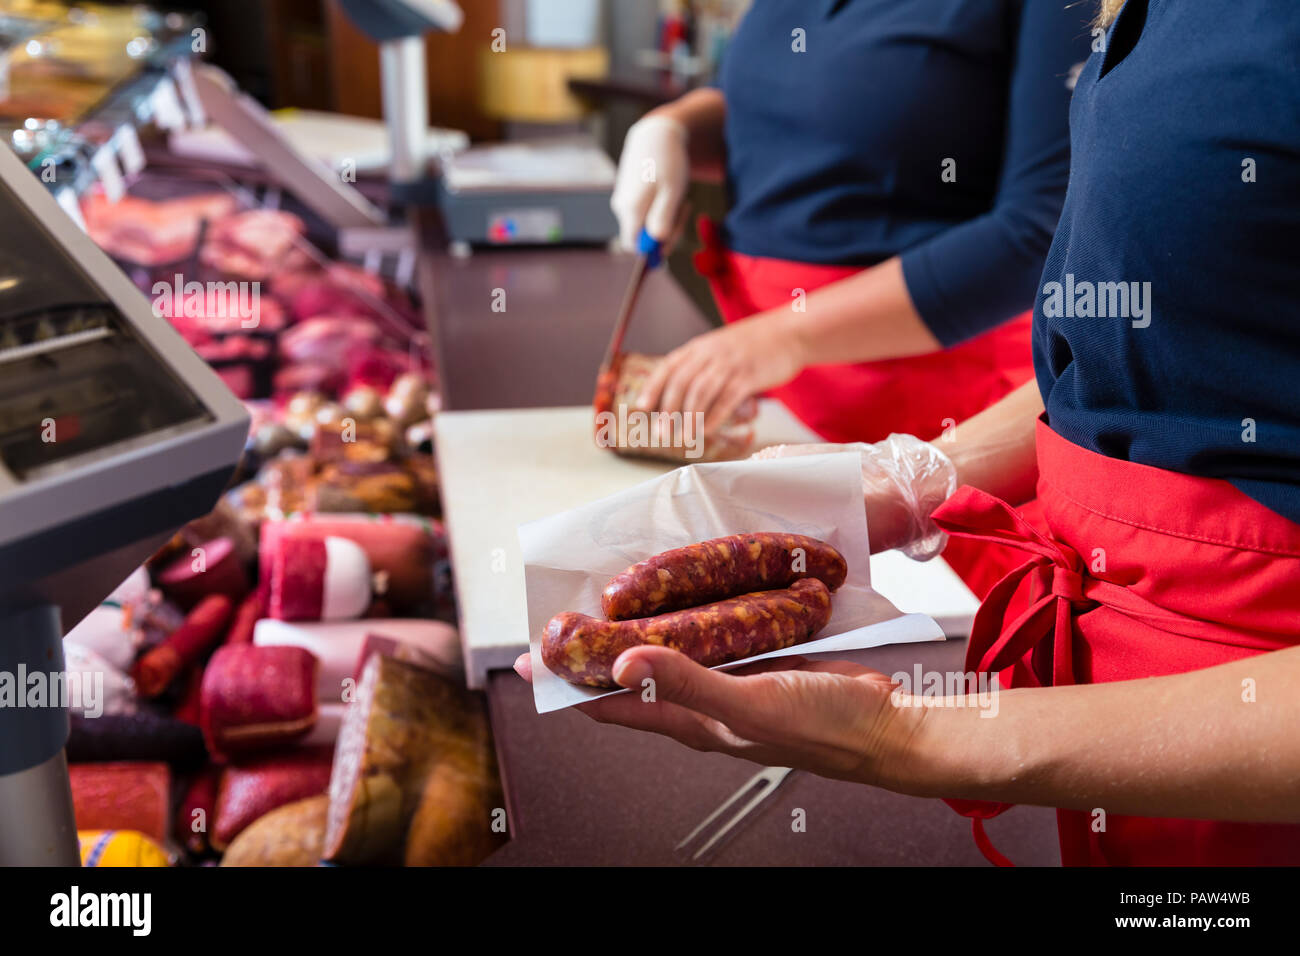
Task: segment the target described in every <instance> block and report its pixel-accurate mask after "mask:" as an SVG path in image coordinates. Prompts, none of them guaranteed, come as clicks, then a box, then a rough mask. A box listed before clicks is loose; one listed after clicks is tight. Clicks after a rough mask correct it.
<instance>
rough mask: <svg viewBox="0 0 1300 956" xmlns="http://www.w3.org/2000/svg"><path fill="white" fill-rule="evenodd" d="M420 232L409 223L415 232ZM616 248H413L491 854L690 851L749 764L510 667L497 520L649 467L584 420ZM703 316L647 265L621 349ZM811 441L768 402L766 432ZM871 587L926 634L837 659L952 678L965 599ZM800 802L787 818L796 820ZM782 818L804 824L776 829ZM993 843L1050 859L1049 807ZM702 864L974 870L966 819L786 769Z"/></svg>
mask: <svg viewBox="0 0 1300 956" xmlns="http://www.w3.org/2000/svg"><path fill="white" fill-rule="evenodd" d="M432 234H433V230H429V229H426V236H430V235H432ZM631 267H632V260H631V258H630V257H627V256H622V255H617V254H613V253H610V252H607V251H604V250H593V249H565V248H556V249H542V250H520V249H514V250H499V251H497V250H492V251H477V252H475V253H474V254H473V255H471V256H468V257H453V256H451V255H448V254H447V253H445V252H444V251H442V246H441V245H440V244H439V243H438V242H437V241H436V239H426V244H425V251H424V254H423V256H422V262H421V276H420V280H421V286H422V292H423V295H424V301H425V303H426V310H427V317H428V321H429V326H430V331H431V333H432V336H433V340H434V348H435V352H436V361H437V368H438V370H439V383H440V387H441V394H442V402H443V408H444V412H443V413H442V414H441V415H440V416H439V418H438V421H437V447H438V455H439V466H440V471H441V474H442V483H443V484H442V492H443V506H444V511H445V519H446V522H447V527H448V535H449V542H450V549H451V558H452V568H453V575H454V577H455V581H456V586H457V600H458V605H459V614H460V627H461V640H462V645H463V648H464V652H465V661H466V671H467V675H468V677H469V680H470V683H471V686H477V687H481V688H483V689H485V690H486V693H487V696H488V702H489V710H490V714H491V718H492V726H493V731H494V733H495V737H496V745H497V754H498V761H499V764H500V769H501V774H502V779H503V783H504V788H505V793H506V802H507V807H506V809H507V812H508V817H509V821H510V835H511V841H510V842H509V843H508V844H507V845H506V846H504V847H503V848H502V849H501V850H500V851H498V852H497V853H496V854H495V855H494V856H493V857H492V858H491V859H490V860H489V861H488V862H489V865H521V864H539V865H566V864H567V865H573V864H651V865H664V864H667V865H671V864H674V863H681V862H689V860H688V858H687V857H685V856H683V855H681V854H678V853H676V852H674V849H673V848H674V846H675V845H676V844H677V843H678V841H679V840H681V839H682V838H683V837H685V836H686V835H687V834H688V833H689V832H690V831H691V830H692V829H694V827H695V826H696V825H697V824H698V823H700V822H701V821H702V820H703V819H704V818H705V817H707V816H708V815H709V814H710V813H711V812H712V811H713V810H714V809H716V808H717V807H718V806H719V805H720V804H721V803H722V802H723V801H724V800H726V799H727V798H728V797H729V796H730V795H731V794H732V793H733V792H734V791H735V790H736V789H737V788H738V787H740V786H741V785H742V784H743V783H745V781H747V780H748V779H749V778H750V777H751V776H753V774H754V773H755V772H756V770H757V769H758V768H757V767H755V766H754V765H753V764H749V763H746V762H744V761H740V760H736V759H734V758H731V757H727V756H723V755H720V754H702V753H697V752H695V751H692V750H689V749H687V748H685V747H682V746H680V745H678V744H676V743H675V742H673V741H671V740H667V739H663V738H659V737H657V736H655V735H651V734H644V733H640V732H637V731H633V730H629V729H627V728H623V727H616V726H609V725H601V724H597V723H595V722H593V721H591V720H589V719H588V718H586V717H585V716H584V715H582V714H581V713H579V712H577V711H575V710H572V709H570V710H565V711H560V712H558V713H552V714H547V715H545V716H541V715H538V714H537V712H536V710H535V709H534V705H533V699H532V693H531V688H530V687H529V686H528V685H527V684H526V683H525V682H524V681H522V680H521V679H520V678H519V677H518V676H517V675H516V674H514V672H513V671H512V670H510V669H509V666H510V663H511V661H513V659H514V657H515V656H517V655H518V654H519V653H520V652H521V651H522V650H524V649H525V648H526V646H527V624H526V616H525V615H526V608H525V604H524V595H523V569H522V561H521V558H520V554H519V544H518V541H517V539H516V536H515V534H514V528H515V527H516V526H517V525H518V524H519V523H521V522H523V521H527V520H531V519H533V518H537V517H542V516H543V515H546V514H551V513H554V512H556V511H559V510H564V509H566V508H570V507H573V506H575V505H577V504H581V503H583V502H585V501H589V500H592V499H594V498H597V497H600V496H602V495H606V494H610V493H612V492H614V491H617V490H619V489H621V488H624V487H627V486H629V485H631V484H635V483H636V482H638V481H642V480H645V479H646V478H649V477H653V476H654V475H656V474H659V473H661V472H662V470H663V466H661V465H657V464H653V463H645V462H634V461H624V460H621V459H617V458H615V457H614V456H611V455H608V454H607V453H603V452H599V451H598V450H597V449H595V448H594V447H593V443H592V442H591V440H590V432H589V430H588V427H586V426H587V425H588V421H587V418H586V416H588V415H590V400H591V394H592V390H593V383H594V381H595V376H596V371H597V367H598V365H599V363H600V360H601V357H602V356H603V353H604V350H605V346H606V344H607V341H608V338H609V333H610V331H611V326H612V323H613V318H614V314H615V311H616V310H617V307H618V304H619V301H620V297H621V296H622V293H623V291H624V290H625V288H626V284H627V280H628V278H629V276H630V271H631ZM708 327H709V324H708V322H707V320H706V319H705V318H704V317H703V316H702V315H701V314H700V312H699V310H698V309H697V308H696V307H695V306H694V305H693V304H692V303H691V302H690V300H689V299H688V298H687V297H686V295H685V294H684V293H683V292H682V291H681V290H680V289H679V288H678V287H677V285H676V284H675V283H674V282H673V281H672V279H671V278H669V277H668V276H667V274H666V273H664V272H663V271H660V272H657V273H654V274H652V275H651V276H649V278H648V279H647V282H646V286H645V290H644V292H643V294H642V297H641V301H640V303H639V306H638V313H637V317H636V318H635V319H634V321H633V322H632V325H631V328H630V330H629V334H628V340H627V345H626V347H627V348H628V349H629V350H633V351H642V352H648V353H662V352H666V351H668V350H670V349H671V348H673V347H675V346H676V345H678V344H680V343H682V342H683V341H685V340H686V339H688V338H690V337H691V336H693V335H695V334H698V333H699V332H702V331H705V330H706V329H707V328H708ZM812 438H813V436H811V435H810V433H808V432H807V430H806V429H804V428H803V426H802V425H801V424H800V423H799V422H797V421H796V420H794V419H793V418H792V417H791V416H790V415H789V413H788V412H785V410H784V409H783V408H781V407H780V406H779V405H777V404H776V403H768V402H765V403H764V404H763V409H762V413H761V416H760V422H759V439H760V441H762V442H764V443H772V442H779V441H800V440H804V441H806V440H811V439H812ZM872 575H873V584H874V586H875V587H876V588H877V589H878V590H880V591H881V592H882V593H884V594H885V595H886V596H887V597H889V598H891V600H893V601H894V603H895V604H897V605H898V606H899V607H900V608H901V609H902V610H905V611H918V610H919V611H925V612H926V613H929V614H931V615H932V616H933V617H935V619H936V620H938V621H939V622H940V624H941V625H943V626H944V630H945V631H946V632H947V633H948V634H949V638H950V639H949V640H947V641H944V642H934V643H921V644H905V645H893V646H886V647H881V648H874V649H870V650H865V651H857V652H853V653H851V654H846V655H844V656H845V657H850V658H852V659H854V660H857V661H859V662H861V663H863V664H866V665H869V666H872V667H875V668H877V669H879V670H882V671H884V672H886V673H895V672H898V671H901V670H906V671H909V672H910V671H912V670H913V668H914V667H915V666H916V665H918V664H919V665H920V666H921V667H922V668H923V669H924V670H926V671H939V672H952V671H960V670H963V669H964V668H963V656H964V649H965V646H964V641H963V640H962V637H963V636H964V635H963V633H962V632H963V631H964V627H965V625H966V624H967V623H968V622H969V618H970V615H971V613H972V612H973V608H974V606H975V602H974V597H973V596H972V595H971V594H970V592H969V591H967V590H966V589H965V588H964V586H963V585H961V582H960V581H959V580H958V579H957V578H956V576H955V575H954V574H953V573H952V572H951V570H950V569H948V568H947V566H946V565H944V564H943V563H942V561H935V562H931V563H929V564H927V565H917V564H914V563H912V562H909V561H907V560H906V559H904V558H902V557H901V556H899V555H896V554H891V555H884V556H878V557H877V558H876V559H873V562H872ZM797 811H801V813H797ZM792 814H796V815H798V816H799V817H800V819H802V820H804V821H805V826H803V827H802V828H796V827H792V826H791V819H792ZM988 832H989V835H990V837H991V838H992V840H993V841H994V843H995V844H996V845H997V846H998V848H999V849H1000V850H1001V851H1002V852H1003V853H1005V854H1006V855H1007V856H1009V857H1010V858H1011V859H1012V860H1013V861H1015V862H1017V863H1023V864H1040V865H1044V864H1056V863H1057V862H1058V861H1059V852H1058V849H1057V846H1056V836H1055V825H1054V814H1053V812H1052V811H1051V810H1046V809H1041V808H1029V807H1018V808H1015V809H1014V810H1012V811H1010V812H1008V813H1006V814H1004V815H1003V816H1002V817H999V818H997V819H996V820H993V821H990V823H989V825H988ZM706 859H707V860H708V862H711V863H714V864H718V865H753V864H763V865H767V864H772V865H776V864H784V865H814V864H823V865H825V864H830V865H881V864H883V865H905V864H916V865H980V864H984V862H985V861H984V858H983V857H982V856H981V855H980V853H979V851H978V850H977V849H976V847H975V844H974V841H973V839H972V837H971V832H970V824H969V821H967V820H965V819H964V818H962V817H959V816H957V815H956V814H955V813H954V812H953V811H952V810H950V809H948V807H946V806H945V805H944V804H942V803H941V802H939V801H937V800H922V799H916V798H911V797H904V796H900V795H897V794H892V793H888V792H885V791H881V790H878V789H875V788H870V787H864V786H860V785H854V784H848V783H843V782H837V781H831V780H825V779H822V778H820V777H816V776H813V775H811V774H806V773H795V774H793V775H792V776H791V777H789V778H788V779H787V780H786V781H785V782H784V783H783V784H782V785H781V787H780V788H779V789H778V790H777V791H776V793H775V794H774V795H773V796H772V797H771V798H769V799H768V800H766V801H764V802H763V803H762V804H761V805H760V806H759V808H758V809H757V810H756V811H755V812H754V813H753V814H751V815H750V816H749V817H748V818H746V820H745V821H744V823H743V825H742V826H741V827H739V828H738V830H737V831H736V832H735V833H734V834H733V835H730V836H729V838H728V839H727V840H726V842H725V843H724V844H722V845H721V847H720V848H719V849H718V850H717V851H716V852H714V853H711V854H710V855H709V856H708V857H707V858H706Z"/></svg>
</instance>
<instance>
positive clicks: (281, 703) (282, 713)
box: [199, 644, 316, 760]
mask: <svg viewBox="0 0 1300 956" xmlns="http://www.w3.org/2000/svg"><path fill="white" fill-rule="evenodd" d="M199 722H200V726H201V728H202V730H203V739H204V741H205V742H206V743H207V745H208V751H209V752H210V753H211V754H212V756H213V758H214V759H217V760H229V759H230V758H231V757H235V756H242V755H244V754H249V753H256V752H259V751H266V750H271V749H274V748H276V747H279V746H283V745H285V744H287V743H290V742H293V741H295V740H297V739H299V738H300V737H303V736H305V735H306V734H307V733H308V732H309V731H310V730H311V729H312V726H313V725H314V724H315V723H316V658H315V657H313V656H312V654H311V652H309V651H305V650H303V649H302V648H301V647H255V646H253V645H252V644H226V645H224V646H223V647H220V648H218V649H217V652H216V653H215V654H213V655H212V659H211V660H210V661H209V662H208V666H207V669H206V670H205V671H204V672H203V689H202V700H201V704H200V717H199Z"/></svg>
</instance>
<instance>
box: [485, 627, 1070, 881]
mask: <svg viewBox="0 0 1300 956" xmlns="http://www.w3.org/2000/svg"><path fill="white" fill-rule="evenodd" d="M965 649H966V644H965V642H964V641H945V642H942V643H931V644H898V645H892V646H886V647H877V648H871V649H869V650H865V651H854V652H851V653H847V654H842V655H836V656H837V657H842V658H848V659H852V660H856V661H858V662H860V663H862V664H865V665H867V666H870V667H875V668H877V669H878V670H881V671H883V672H885V673H888V674H893V673H897V672H898V671H909V672H910V671H911V670H912V668H913V667H914V666H915V665H916V664H918V663H919V664H921V665H922V667H923V668H924V669H926V670H932V671H941V672H948V671H953V670H961V669H962V666H963V665H962V658H963V655H964V653H965ZM489 702H490V703H489V706H490V712H491V717H492V727H493V730H494V732H495V733H496V736H497V750H498V754H499V756H500V760H501V764H502V777H503V782H504V784H505V790H506V802H507V812H508V815H509V819H510V832H511V842H510V843H508V844H507V845H505V846H504V847H502V848H501V849H500V850H498V851H497V852H496V853H495V854H494V855H493V856H492V857H491V858H489V860H488V861H487V863H488V865H490V866H511V865H518V866H523V865H532V866H560V865H591V866H601V865H610V866H622V865H650V866H661V865H662V866H672V865H682V864H684V863H688V862H690V861H689V857H682V856H679V855H677V854H675V853H674V852H673V847H674V846H675V845H676V843H677V842H678V841H679V840H681V839H682V838H683V837H685V836H686V835H687V834H688V833H690V832H691V830H693V829H694V828H695V826H696V824H698V823H700V822H701V821H702V820H704V818H705V817H707V816H708V815H709V814H710V813H711V812H713V810H714V809H716V808H717V807H718V806H719V805H720V804H721V803H722V802H723V801H724V800H726V799H727V797H729V796H731V794H732V793H733V792H734V791H735V790H736V789H737V788H739V787H740V786H741V784H743V783H744V782H745V781H747V780H748V779H749V778H750V777H752V776H753V775H754V773H755V772H757V770H758V769H759V768H758V767H757V766H756V765H754V764H752V763H748V762H747V761H743V760H737V759H735V758H733V757H728V756H724V755H722V754H706V753H698V752H696V751H694V750H690V749H688V748H686V747H684V746H682V745H681V744H679V743H677V742H676V741H674V740H669V739H668V738H665V737H659V736H657V735H654V734H646V733H642V732H640V731H635V730H629V729H628V728H626V727H618V726H614V725H610V724H598V723H596V722H595V721H593V720H591V719H589V718H588V717H586V716H585V715H583V714H581V713H579V712H578V711H576V710H573V709H569V710H562V711H557V712H555V713H552V714H546V715H545V716H539V715H538V714H537V712H536V711H535V710H534V709H533V697H532V691H531V689H530V688H529V686H528V685H527V684H525V683H524V681H523V680H521V679H520V678H519V677H518V676H517V675H515V674H514V673H501V672H498V673H495V674H493V675H492V678H491V682H490V684H489ZM796 810H803V811H804V819H805V821H806V830H805V832H795V830H794V829H793V827H792V821H793V820H794V819H795V818H794V812H795V811H796ZM987 832H988V834H989V837H990V838H991V839H992V841H993V843H994V845H995V846H996V847H997V848H998V849H999V850H1001V851H1002V852H1003V853H1004V854H1006V855H1007V856H1008V857H1009V858H1010V859H1011V860H1012V862H1014V863H1016V864H1017V865H1040V866H1055V865H1059V863H1060V851H1059V849H1058V846H1057V842H1056V815H1055V811H1053V810H1049V809H1045V808H1042V807H1016V808H1014V809H1012V810H1010V811H1008V812H1007V813H1005V814H1003V815H1002V816H1000V817H998V818H996V819H994V820H990V821H989V822H988V824H987ZM704 862H706V863H710V864H715V865H719V866H812V865H820V866H849V865H856V866H866V865H873V866H986V865H988V863H987V861H985V859H984V857H983V856H982V855H981V854H980V852H979V850H977V849H976V847H975V842H974V840H973V838H972V837H971V829H970V821H969V820H967V819H966V818H964V817H959V816H958V815H957V814H956V813H955V812H954V811H953V810H951V809H950V808H949V807H948V806H947V805H946V804H944V803H942V802H941V801H939V800H930V799H919V798H916V797H906V796H901V795H899V794H896V793H890V792H888V791H886V790H880V789H877V788H874V787H867V786H863V785H861V784H854V783H847V782H844V781H838V780H828V779H825V778H823V777H817V776H814V775H813V774H810V773H799V772H796V773H794V774H791V775H790V776H789V777H787V778H786V780H785V782H784V783H783V784H782V785H781V787H780V789H778V790H777V791H776V793H775V794H774V795H772V796H771V797H769V798H768V799H767V800H766V801H765V802H764V803H762V804H760V806H759V807H758V809H756V810H755V811H754V812H753V813H752V814H751V815H750V816H749V817H748V818H746V820H745V822H744V823H743V824H742V825H741V827H740V828H739V830H738V831H737V832H734V834H733V835H732V836H731V837H730V838H729V839H728V840H727V841H726V842H725V843H724V844H723V845H722V846H721V847H720V848H718V849H717V850H716V851H714V852H713V853H711V854H710V855H709V856H708V857H706V858H705V860H704Z"/></svg>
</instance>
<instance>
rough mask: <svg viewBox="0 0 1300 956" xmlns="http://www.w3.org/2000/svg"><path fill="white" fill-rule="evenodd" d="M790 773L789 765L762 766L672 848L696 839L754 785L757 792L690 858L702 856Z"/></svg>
mask: <svg viewBox="0 0 1300 956" xmlns="http://www.w3.org/2000/svg"><path fill="white" fill-rule="evenodd" d="M790 773H791V770H790V768H789V767H764V768H763V769H762V770H760V771H759V772H758V773H756V774H754V776H752V777H750V778H749V779H748V780H746V781H745V782H744V783H743V784H741V787H740V789H739V790H737V791H736V792H735V793H733V794H732V795H731V796H729V797H728V798H727V799H726V800H725V801H724V802H723V804H722V806H720V807H718V809H716V810H714V811H713V812H712V813H710V814H709V815H708V816H707V817H705V818H704V820H703V822H701V823H700V825H699V826H697V827H696V828H695V829H694V830H692V831H691V832H690V833H689V834H687V835H686V839H684V840H682V842H681V843H679V844H677V846H675V847H674V848H673V849H674V850H675V851H680V850H682V849H683V848H684V847H686V846H688V845H689V844H690V843H691V842H692V841H693V840H695V839H696V837H698V836H700V834H701V833H703V832H704V830H705V829H707V828H708V826H709V824H711V823H713V821H714V820H716V819H718V817H720V816H722V814H723V813H725V812H726V810H727V808H728V807H730V806H731V805H732V804H733V803H735V802H736V801H737V800H739V799H740V798H741V797H743V796H744V795H745V794H747V793H748V792H749V791H750V790H753V789H754V788H755V787H757V788H758V792H757V793H755V794H754V796H752V797H750V799H749V801H748V802H747V803H746V804H745V805H744V806H742V807H741V808H740V809H739V810H738V811H737V812H736V813H735V815H734V816H732V817H731V819H729V820H728V821H727V822H726V823H725V824H723V825H722V827H721V828H720V829H719V830H718V831H717V832H716V833H714V834H713V836H711V837H709V840H708V842H706V843H705V844H704V845H703V846H702V847H700V848H699V849H698V850H696V851H695V853H694V854H693V855H692V856H691V859H692V860H698V859H699V858H700V857H702V856H704V854H706V853H708V852H709V850H710V849H712V848H713V846H714V845H715V844H716V843H717V842H718V841H719V840H721V839H722V838H723V837H724V836H726V835H727V833H729V832H730V831H731V830H732V829H733V828H734V827H735V826H736V825H737V824H738V823H740V821H741V820H743V819H745V817H747V816H748V815H749V814H750V813H751V812H752V811H753V810H754V808H755V807H757V806H758V805H759V804H760V803H762V802H763V801H764V800H766V799H767V798H768V797H770V796H771V795H772V794H774V793H776V788H777V787H779V786H780V785H781V781H783V780H785V778H786V777H788V776H789V775H790Z"/></svg>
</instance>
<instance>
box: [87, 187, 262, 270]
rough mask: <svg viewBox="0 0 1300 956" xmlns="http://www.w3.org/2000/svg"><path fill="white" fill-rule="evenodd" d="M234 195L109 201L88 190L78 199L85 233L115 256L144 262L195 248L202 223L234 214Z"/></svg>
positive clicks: (160, 261)
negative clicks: (84, 195)
mask: <svg viewBox="0 0 1300 956" xmlns="http://www.w3.org/2000/svg"><path fill="white" fill-rule="evenodd" d="M236 208H237V206H236V202H235V198H234V197H233V196H231V195H229V194H228V193H224V192H207V193H201V194H199V195H196V196H188V197H184V198H180V199H167V200H161V201H155V200H151V199H142V198H138V197H135V196H126V197H124V198H122V199H120V200H118V201H117V202H112V201H111V200H109V198H108V197H107V196H105V195H104V193H103V192H91V193H88V194H87V195H86V197H85V198H84V199H82V202H81V216H82V218H83V219H84V220H85V221H86V232H87V233H88V234H89V235H90V238H91V239H93V240H95V244H96V245H98V246H99V247H100V248H101V249H103V250H104V251H105V252H107V253H108V254H109V255H110V256H112V257H113V258H115V259H119V260H121V261H123V262H127V263H132V264H136V265H143V266H161V265H166V264H167V263H171V262H179V261H181V260H183V259H186V258H188V257H190V256H192V255H194V253H195V252H196V251H197V246H198V241H199V234H200V231H201V229H202V225H203V223H204V222H213V221H216V220H218V219H223V218H225V217H227V216H230V215H233V214H234V212H235V210H236Z"/></svg>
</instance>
